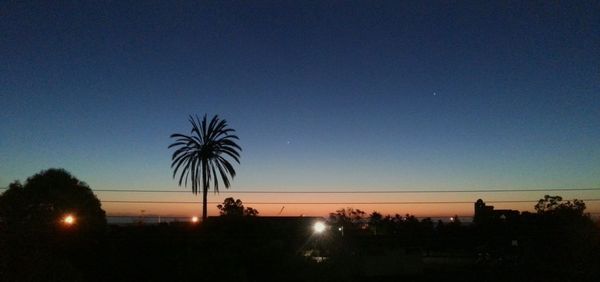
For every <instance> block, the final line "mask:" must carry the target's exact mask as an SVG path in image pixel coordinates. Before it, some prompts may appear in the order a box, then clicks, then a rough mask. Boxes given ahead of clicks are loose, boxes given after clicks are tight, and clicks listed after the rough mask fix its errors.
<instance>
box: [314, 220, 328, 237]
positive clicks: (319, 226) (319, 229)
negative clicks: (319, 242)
mask: <svg viewBox="0 0 600 282" xmlns="http://www.w3.org/2000/svg"><path fill="white" fill-rule="evenodd" d="M326 227H327V226H325V223H323V222H321V221H317V222H315V224H314V225H313V230H314V231H315V233H319V234H320V233H323V232H324V231H325V228H326Z"/></svg>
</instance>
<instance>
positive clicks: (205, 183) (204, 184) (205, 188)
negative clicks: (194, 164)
mask: <svg viewBox="0 0 600 282" xmlns="http://www.w3.org/2000/svg"><path fill="white" fill-rule="evenodd" d="M207 169H208V166H207V163H206V162H205V161H204V160H202V222H203V223H204V222H205V221H206V218H207V201H206V198H207V195H208V184H209V183H208V179H207V178H206V176H207V175H208V173H207V171H206V170H207Z"/></svg>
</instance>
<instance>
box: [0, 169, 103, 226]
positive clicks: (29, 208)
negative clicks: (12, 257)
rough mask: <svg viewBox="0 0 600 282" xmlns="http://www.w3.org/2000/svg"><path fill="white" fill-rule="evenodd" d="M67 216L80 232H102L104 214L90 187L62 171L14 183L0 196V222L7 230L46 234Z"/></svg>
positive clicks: (43, 173) (36, 175)
mask: <svg viewBox="0 0 600 282" xmlns="http://www.w3.org/2000/svg"><path fill="white" fill-rule="evenodd" d="M66 215H71V216H72V219H73V220H74V224H73V225H72V226H71V227H70V228H72V229H75V230H78V231H80V232H87V231H101V230H103V229H104V228H105V226H106V215H105V212H104V210H102V208H101V204H100V201H99V200H98V198H96V196H95V195H94V193H93V192H92V190H91V189H90V188H89V186H88V185H87V184H86V183H84V182H82V181H80V180H79V179H77V178H75V177H73V176H72V175H71V174H70V173H69V172H67V171H66V170H64V169H48V170H45V171H41V172H40V173H38V174H35V175H33V176H31V177H29V178H28V179H27V181H26V182H25V184H24V185H23V184H21V183H20V182H19V181H15V182H13V183H11V184H10V186H9V188H8V190H7V191H6V192H4V193H3V194H2V195H0V222H1V223H2V225H4V227H5V228H6V229H7V230H9V231H14V232H49V231H52V230H56V229H57V228H63V227H64V226H61V224H62V222H61V221H62V220H63V219H64V217H65V216H66Z"/></svg>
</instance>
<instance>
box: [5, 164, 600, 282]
mask: <svg viewBox="0 0 600 282" xmlns="http://www.w3.org/2000/svg"><path fill="white" fill-rule="evenodd" d="M59 186H60V188H57V187H59ZM535 208H536V213H518V212H516V211H510V210H494V209H493V207H491V206H486V205H485V203H484V202H483V201H477V202H476V203H475V219H474V223H473V224H461V223H460V221H459V220H458V219H455V220H454V221H453V222H447V223H442V222H433V221H432V220H430V219H423V220H418V219H417V218H415V217H414V216H410V215H406V216H400V215H396V216H382V215H381V214H378V213H376V212H374V213H372V214H371V215H369V216H367V215H366V214H365V213H364V212H363V211H360V210H355V209H341V210H338V211H337V212H335V213H332V214H331V215H330V218H329V219H328V220H327V221H326V226H325V228H324V229H323V230H321V229H317V230H320V231H322V232H316V231H315V229H313V224H315V222H319V221H323V222H325V219H322V218H308V217H264V216H257V214H258V211H256V210H254V209H252V208H245V207H244V206H243V205H242V203H241V201H238V200H234V199H233V198H231V199H227V200H226V201H225V202H224V203H223V205H220V206H219V209H220V210H221V216H219V217H214V218H208V220H207V221H205V222H203V223H201V224H194V223H192V222H180V223H164V224H158V225H144V224H137V225H128V226H119V225H107V224H106V219H105V215H104V212H103V211H102V210H101V209H100V205H99V202H98V201H97V199H96V198H95V196H94V195H93V193H91V190H89V187H87V185H85V183H83V182H80V181H79V180H77V179H76V178H74V177H72V176H71V175H70V174H68V173H67V172H65V171H63V170H48V171H44V172H41V173H40V174H37V175H34V176H32V177H31V178H29V179H28V180H27V182H26V183H25V184H24V185H21V184H20V183H13V184H11V187H10V189H9V190H8V191H6V192H4V193H3V194H2V195H0V281H209V280H218V281H600V246H599V239H600V235H599V232H598V225H597V224H595V223H594V222H593V221H592V220H591V219H590V217H589V215H587V214H585V213H584V210H585V204H584V203H583V202H581V201H577V200H575V201H573V202H570V201H563V200H562V199H561V198H560V197H557V196H554V197H552V196H546V197H544V198H543V199H541V200H540V202H539V203H538V204H537V205H536V206H535ZM65 213H67V214H70V213H72V214H73V215H74V216H73V218H68V217H65V216H64V215H65Z"/></svg>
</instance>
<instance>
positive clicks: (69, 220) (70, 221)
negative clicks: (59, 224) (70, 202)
mask: <svg viewBox="0 0 600 282" xmlns="http://www.w3.org/2000/svg"><path fill="white" fill-rule="evenodd" d="M63 223H64V224H66V225H73V224H75V217H74V216H72V215H70V214H67V215H66V216H65V217H64V218H63Z"/></svg>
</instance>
